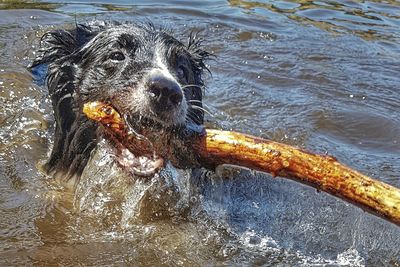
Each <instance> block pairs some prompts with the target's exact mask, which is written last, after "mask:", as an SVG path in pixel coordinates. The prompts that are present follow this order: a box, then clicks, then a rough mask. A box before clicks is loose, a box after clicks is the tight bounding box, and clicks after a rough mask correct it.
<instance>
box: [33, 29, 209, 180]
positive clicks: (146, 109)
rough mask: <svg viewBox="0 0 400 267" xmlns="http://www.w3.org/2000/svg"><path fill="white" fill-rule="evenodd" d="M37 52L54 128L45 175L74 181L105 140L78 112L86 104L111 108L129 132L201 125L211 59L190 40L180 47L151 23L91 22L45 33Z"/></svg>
mask: <svg viewBox="0 0 400 267" xmlns="http://www.w3.org/2000/svg"><path fill="white" fill-rule="evenodd" d="M39 52H40V53H39V56H38V57H37V58H36V60H35V61H34V62H33V64H32V66H31V67H32V70H33V71H34V72H35V71H36V70H37V69H46V74H45V75H46V84H47V87H48V90H49V95H50V97H51V100H52V105H53V109H54V116H55V121H56V127H55V134H54V146H53V149H52V153H51V156H50V159H49V161H48V162H47V164H46V166H45V169H46V171H47V172H48V173H49V174H51V175H54V176H56V177H59V178H60V179H61V180H63V181H65V182H68V183H72V184H75V183H76V181H77V180H79V177H80V175H81V174H82V172H83V170H84V169H85V167H86V165H87V163H88V160H89V158H90V157H91V153H92V151H93V150H94V149H95V148H96V146H97V144H98V142H99V140H101V139H102V136H101V131H99V130H98V125H97V124H96V123H95V122H92V121H90V120H88V119H87V118H86V116H85V115H83V113H82V105H83V104H84V103H85V102H88V101H102V102H105V103H109V104H111V105H112V106H114V107H115V108H116V109H117V110H118V111H119V112H120V113H121V114H122V115H123V116H124V117H125V118H126V119H127V120H128V123H129V124H130V125H138V124H140V123H142V121H146V127H151V125H152V124H154V125H158V126H157V128H158V129H159V127H162V128H164V129H166V130H170V129H173V128H174V127H178V126H182V125H183V124H189V123H192V124H202V123H203V115H204V114H203V108H202V88H203V87H204V84H203V79H202V75H203V72H204V71H205V70H207V67H206V65H205V63H204V61H205V60H206V59H207V58H208V57H209V54H208V53H207V52H205V51H204V50H202V49H201V48H200V41H199V40H198V39H197V38H196V36H195V35H191V36H190V37H189V40H188V42H187V43H186V44H184V43H182V42H180V41H178V40H177V39H175V38H174V37H172V36H171V34H170V32H168V31H166V30H164V29H157V28H156V27H154V26H153V25H149V24H146V25H134V24H118V23H102V22H95V23H91V24H87V25H77V26H76V28H75V29H73V30H56V31H51V32H48V33H46V34H45V35H44V36H43V38H42V41H41V49H40V51H39ZM149 121H151V122H152V123H150V124H149V123H148V122H149ZM149 125H150V126H149ZM125 152H126V151H125ZM125 152H124V153H123V154H121V155H118V157H116V158H119V160H120V162H124V164H125V165H129V164H127V162H130V161H126V160H125V161H124V159H122V157H128V156H129V157H132V155H127V154H126V153H125ZM148 160H151V159H148ZM146 166H150V165H149V164H145V163H144V164H143V166H139V167H138V166H132V167H134V168H135V174H138V175H139V176H140V175H141V174H146V175H148V174H149V172H150V173H151V170H148V169H146V168H147V167H146ZM124 168H127V169H129V168H130V166H124Z"/></svg>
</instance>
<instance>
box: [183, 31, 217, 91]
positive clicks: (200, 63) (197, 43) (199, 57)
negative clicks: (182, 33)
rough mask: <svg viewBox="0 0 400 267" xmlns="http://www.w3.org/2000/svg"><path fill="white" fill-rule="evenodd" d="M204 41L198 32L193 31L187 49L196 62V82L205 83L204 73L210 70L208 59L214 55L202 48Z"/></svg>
mask: <svg viewBox="0 0 400 267" xmlns="http://www.w3.org/2000/svg"><path fill="white" fill-rule="evenodd" d="M202 42H203V39H201V38H199V33H198V32H191V33H190V35H189V39H188V43H187V49H188V51H189V52H190V54H191V57H192V61H193V63H194V64H193V65H194V67H195V70H194V71H195V75H196V82H198V83H199V84H202V85H203V84H204V83H203V79H202V75H203V73H204V71H207V72H210V70H209V69H208V68H207V66H206V61H207V60H208V59H209V58H210V57H212V55H211V54H210V53H208V52H207V51H205V50H203V49H202Z"/></svg>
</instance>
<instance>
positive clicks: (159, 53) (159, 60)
mask: <svg viewBox="0 0 400 267" xmlns="http://www.w3.org/2000/svg"><path fill="white" fill-rule="evenodd" d="M163 50H164V49H163V47H160V46H158V47H157V48H156V52H155V62H156V65H157V69H159V70H161V73H162V74H163V75H164V76H165V77H167V78H169V79H171V80H174V81H176V79H175V78H174V76H172V74H171V72H170V71H169V69H168V67H167V64H166V63H165V62H164V57H163V52H164V51H163Z"/></svg>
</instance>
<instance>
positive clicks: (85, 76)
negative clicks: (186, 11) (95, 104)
mask: <svg viewBox="0 0 400 267" xmlns="http://www.w3.org/2000/svg"><path fill="white" fill-rule="evenodd" d="M205 56H207V54H206V53H205V52H203V51H201V50H199V49H198V48H197V46H196V42H193V39H191V41H190V42H189V44H188V45H184V44H183V43H181V42H180V41H178V40H176V39H175V38H173V37H172V36H171V35H170V34H168V33H167V32H166V31H164V30H157V29H156V28H155V27H152V26H142V27H138V26H133V25H120V26H116V27H113V28H108V29H106V30H104V31H101V32H99V33H98V34H96V35H95V36H94V37H93V38H92V39H91V40H90V41H88V42H87V43H86V44H85V45H83V47H82V48H80V49H79V51H78V52H77V53H76V60H74V63H75V67H76V70H77V77H76V88H79V93H80V94H81V96H82V99H83V100H84V101H93V100H102V101H105V102H109V103H111V104H112V105H113V106H114V107H115V108H116V109H118V111H119V112H120V113H122V114H124V115H133V117H136V118H140V117H145V118H150V119H152V120H154V121H156V122H159V123H161V124H164V125H166V126H171V125H177V124H183V123H185V121H187V120H189V121H194V122H195V123H202V121H203V119H202V118H203V114H202V110H201V100H202V87H203V81H202V77H201V76H202V72H203V70H204V69H205V65H204V63H203V59H204V57H205Z"/></svg>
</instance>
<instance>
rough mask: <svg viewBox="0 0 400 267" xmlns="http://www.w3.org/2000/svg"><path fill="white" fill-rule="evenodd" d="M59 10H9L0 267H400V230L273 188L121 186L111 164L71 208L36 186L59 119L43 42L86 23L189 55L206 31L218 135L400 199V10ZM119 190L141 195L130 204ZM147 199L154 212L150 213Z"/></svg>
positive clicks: (78, 5) (347, 208)
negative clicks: (323, 164) (307, 157)
mask: <svg viewBox="0 0 400 267" xmlns="http://www.w3.org/2000/svg"><path fill="white" fill-rule="evenodd" d="M61 2H64V1H49V2H47V3H43V2H39V1H37V2H25V1H1V2H0V3H2V4H0V9H1V10H0V47H1V50H0V53H1V54H0V106H1V114H0V265H1V266H9V265H34V264H37V265H56V264H58V265H67V266H69V265H71V266H76V265H95V266H101V265H142V266H158V265H165V266H176V265H182V266H204V265H206V266H214V265H218V266H220V265H236V266H237V265H239V266H246V265H255V266H259V265H262V266H400V228H399V227H397V226H395V225H393V224H390V223H388V222H386V221H383V220H382V219H380V218H377V217H374V216H372V215H369V214H367V213H364V212H363V211H361V210H360V209H358V208H356V207H354V206H352V205H350V204H347V203H345V202H343V201H341V200H338V199H336V198H333V197H331V196H329V195H327V194H325V193H319V192H316V190H314V189H311V188H308V187H305V186H303V185H299V184H297V183H294V182H291V181H287V180H283V179H279V178H278V179H274V178H271V177H270V176H269V175H266V174H259V173H251V172H246V171H243V172H234V171H233V172H231V173H230V174H227V175H225V176H229V178H230V179H222V178H219V177H217V176H215V175H213V174H210V173H208V174H204V175H203V176H202V178H201V179H200V178H199V177H192V176H191V175H189V174H188V173H186V172H174V171H171V173H169V175H166V176H168V177H169V178H165V179H164V178H163V179H164V180H163V179H161V178H160V177H159V178H160V179H157V178H155V179H153V180H151V181H150V182H148V181H147V182H141V181H136V182H134V183H133V182H132V183H131V184H130V183H129V182H125V183H121V184H120V181H121V179H116V178H115V177H113V176H112V175H111V176H110V175H108V176H104V175H103V176H102V174H101V173H110V172H111V173H112V171H113V169H112V168H113V167H112V166H109V165H107V164H104V163H103V161H102V160H103V159H102V158H99V159H98V161H97V162H98V166H97V167H98V169H96V168H95V169H91V170H87V172H86V174H85V177H86V179H85V183H83V184H81V185H80V187H79V189H78V191H77V193H76V194H75V195H71V194H69V193H68V192H66V191H65V190H64V189H63V188H62V187H61V186H59V185H57V184H54V183H53V182H52V179H51V177H46V176H45V175H43V174H42V173H41V172H40V171H39V170H38V169H40V163H41V162H43V160H45V159H46V158H47V153H48V151H49V146H50V145H51V136H52V127H53V123H54V119H53V117H52V112H51V107H50V104H49V100H48V99H47V92H46V90H45V88H42V87H40V86H37V85H35V84H33V83H32V77H31V74H30V73H29V71H28V70H27V69H26V65H27V64H28V63H29V62H30V61H31V60H32V58H33V57H34V53H35V52H34V51H35V49H36V48H37V45H38V40H39V38H40V36H41V35H42V34H43V33H44V32H45V31H47V30H50V29H53V28H65V27H70V26H71V25H73V24H74V23H75V20H77V21H78V22H84V21H87V20H92V19H95V18H96V19H107V20H110V19H111V20H126V21H147V20H151V21H153V22H154V23H155V24H157V25H166V26H167V27H170V28H173V29H174V31H175V32H176V34H177V36H179V37H180V38H182V39H184V38H185V36H187V35H188V33H189V32H190V31H191V30H201V31H202V35H203V36H204V39H205V42H204V45H205V47H206V49H207V50H208V51H211V52H212V53H214V54H215V55H216V56H217V58H216V60H214V61H210V62H209V65H210V69H211V71H212V73H213V75H212V77H209V79H208V88H207V90H206V97H205V103H206V105H207V109H208V110H209V111H210V113H211V114H212V116H211V115H209V116H208V121H209V122H208V123H209V124H212V125H214V126H215V127H219V128H223V129H234V130H236V131H242V132H247V133H251V134H255V135H259V136H262V137H268V138H271V139H274V140H277V141H281V142H285V143H289V144H294V145H297V146H300V147H304V148H306V149H308V150H311V151H315V152H319V153H325V152H327V153H329V154H331V155H334V156H336V157H337V158H338V159H339V160H340V161H342V162H344V163H346V164H347V165H350V166H351V167H353V168H355V169H358V170H360V171H362V172H363V173H365V174H367V175H370V176H372V177H375V178H377V179H379V180H382V181H385V182H387V183H389V184H392V185H394V186H397V187H400V163H399V162H400V116H399V114H400V91H399V90H400V88H399V87H400V63H399V61H400V3H399V2H398V1H391V0H388V1H379V0H374V1H308V0H301V1H300V0H297V1H296V0H292V1H257V2H255V1H254V2H252V1H240V0H231V1H198V2H193V1H155V2H152V3H150V2H147V1H144V0H143V1H135V3H136V4H134V5H133V4H131V1H124V0H119V1H82V0H81V1H73V3H72V4H61ZM71 2H72V1H71ZM107 2H108V3H112V4H106V3H107ZM105 169H107V171H108V172H103V170H105ZM99 170H100V171H99ZM168 179H169V180H168ZM115 181H119V182H118V184H117V185H115V184H113V183H114V182H115ZM165 181H167V182H165ZM115 183H117V182H115ZM110 184H111V185H112V186H113V187H112V188H119V189H121V188H122V189H121V190H125V191H129V190H130V191H129V193H127V194H125V195H124V197H123V198H122V197H120V198H118V197H116V195H118V193H116V194H115V193H113V192H111V193H110V191H108V189H109V188H108V187H106V185H110ZM165 184H169V185H168V186H166V185H165ZM170 184H172V185H173V186H172V187H171V186H170ZM171 188H174V190H171ZM149 192H150V194H149V195H148V196H147V198H148V199H150V202H151V201H152V202H154V203H158V204H154V205H150V207H152V208H154V210H153V209H151V210H148V209H146V207H147V206H144V207H142V206H141V204H140V203H142V202H140V201H141V199H142V197H143V195H144V194H146V193H149ZM167 195H168V196H170V198H167V197H166V196H167ZM171 199H172V200H173V201H171V202H169V200H171ZM165 200H168V201H165ZM77 203H79V205H78V204H77ZM155 207H158V208H157V209H155ZM166 211H168V212H169V213H170V214H169V215H168V216H164V215H162V214H165V213H168V212H166ZM147 213H148V214H147ZM137 214H141V216H142V215H143V216H142V217H141V218H139V219H138V218H137ZM146 214H147V215H146ZM160 214H161V215H160ZM159 215H160V216H159ZM143 218H145V219H143ZM146 218H147V219H146ZM149 218H150V219H149Z"/></svg>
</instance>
